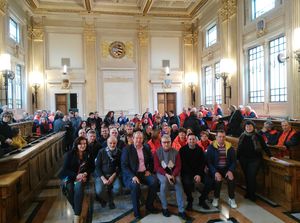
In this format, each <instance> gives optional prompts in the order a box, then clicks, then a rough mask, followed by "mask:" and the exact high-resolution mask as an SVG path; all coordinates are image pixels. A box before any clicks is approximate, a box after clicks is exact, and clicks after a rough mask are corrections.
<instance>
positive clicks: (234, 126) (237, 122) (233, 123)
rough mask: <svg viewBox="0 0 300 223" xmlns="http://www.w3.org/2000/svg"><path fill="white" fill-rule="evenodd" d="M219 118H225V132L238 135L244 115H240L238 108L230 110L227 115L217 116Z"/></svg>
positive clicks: (240, 132)
mask: <svg viewBox="0 0 300 223" xmlns="http://www.w3.org/2000/svg"><path fill="white" fill-rule="evenodd" d="M219 120H222V121H223V120H227V121H228V125H227V134H228V135H233V136H236V137H239V136H240V135H241V134H242V132H243V130H242V122H243V120H244V116H243V115H242V113H241V111H240V110H236V111H234V112H231V114H230V115H229V116H225V117H222V118H219Z"/></svg>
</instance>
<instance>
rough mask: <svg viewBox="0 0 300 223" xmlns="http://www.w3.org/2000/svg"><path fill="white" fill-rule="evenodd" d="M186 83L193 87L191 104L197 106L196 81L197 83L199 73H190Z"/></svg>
mask: <svg viewBox="0 0 300 223" xmlns="http://www.w3.org/2000/svg"><path fill="white" fill-rule="evenodd" d="M186 83H187V85H188V86H189V87H190V88H191V105H192V106H195V102H196V83H197V74H196V73H194V72H193V73H189V74H188V75H187V76H186Z"/></svg>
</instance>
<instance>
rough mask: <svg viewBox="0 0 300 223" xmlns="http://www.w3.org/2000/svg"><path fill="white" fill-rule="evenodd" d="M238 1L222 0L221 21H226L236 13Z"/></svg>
mask: <svg viewBox="0 0 300 223" xmlns="http://www.w3.org/2000/svg"><path fill="white" fill-rule="evenodd" d="M236 10H237V1H236V0H222V6H221V9H220V10H219V16H220V18H221V21H222V22H224V21H226V20H228V19H230V17H231V16H233V15H234V14H236Z"/></svg>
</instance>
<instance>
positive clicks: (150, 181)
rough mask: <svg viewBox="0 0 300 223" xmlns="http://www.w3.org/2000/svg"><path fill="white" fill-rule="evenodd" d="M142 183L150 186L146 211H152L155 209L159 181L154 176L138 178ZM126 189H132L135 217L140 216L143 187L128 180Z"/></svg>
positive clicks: (139, 176)
mask: <svg viewBox="0 0 300 223" xmlns="http://www.w3.org/2000/svg"><path fill="white" fill-rule="evenodd" d="M137 177H138V178H139V180H140V182H141V184H146V185H147V186H148V188H149V189H148V195H147V200H146V209H151V208H152V207H153V202H154V199H155V196H156V192H157V190H158V180H157V178H156V177H155V176H154V175H150V176H147V177H146V176H142V175H139V174H138V176H137ZM124 183H125V185H126V187H128V188H129V189H130V192H131V200H132V206H133V212H134V216H135V217H137V216H140V204H139V199H140V196H141V187H140V184H137V183H133V182H132V180H131V179H127V180H126V181H125V182H124Z"/></svg>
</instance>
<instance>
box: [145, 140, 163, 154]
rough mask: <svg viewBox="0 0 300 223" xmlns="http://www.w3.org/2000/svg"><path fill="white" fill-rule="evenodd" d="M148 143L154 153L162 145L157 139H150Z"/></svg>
mask: <svg viewBox="0 0 300 223" xmlns="http://www.w3.org/2000/svg"><path fill="white" fill-rule="evenodd" d="M147 144H148V145H149V146H150V149H151V152H152V154H154V153H155V152H156V150H158V149H159V147H160V146H161V144H160V141H159V140H157V141H156V142H153V141H152V139H150V140H149V141H148V143H147Z"/></svg>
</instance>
